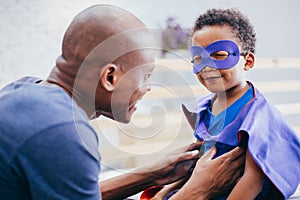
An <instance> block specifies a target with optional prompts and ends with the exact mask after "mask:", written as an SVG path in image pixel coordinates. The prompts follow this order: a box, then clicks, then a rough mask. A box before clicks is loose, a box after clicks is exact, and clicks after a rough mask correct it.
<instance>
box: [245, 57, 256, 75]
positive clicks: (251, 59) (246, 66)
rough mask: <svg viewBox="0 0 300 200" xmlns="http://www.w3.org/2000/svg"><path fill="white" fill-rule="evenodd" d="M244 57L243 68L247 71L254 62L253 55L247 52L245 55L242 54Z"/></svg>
mask: <svg viewBox="0 0 300 200" xmlns="http://www.w3.org/2000/svg"><path fill="white" fill-rule="evenodd" d="M244 59H245V61H246V62H245V64H244V70H245V71H248V70H250V69H251V68H253V66H254V62H255V55H254V54H253V53H248V54H247V55H245V56H244Z"/></svg>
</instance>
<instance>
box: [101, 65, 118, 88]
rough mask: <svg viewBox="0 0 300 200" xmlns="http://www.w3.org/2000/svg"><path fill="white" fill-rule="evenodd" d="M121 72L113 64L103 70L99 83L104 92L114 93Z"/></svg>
mask: <svg viewBox="0 0 300 200" xmlns="http://www.w3.org/2000/svg"><path fill="white" fill-rule="evenodd" d="M119 70H120V69H119V68H118V67H117V66H116V65H115V64H113V63H109V64H107V65H105V66H104V67H103V68H102V69H101V74H100V80H99V83H100V85H101V87H102V88H103V89H104V90H106V91H108V92H112V91H113V90H114V89H115V87H116V85H117V82H118V80H119V78H120V74H121V73H120V72H119Z"/></svg>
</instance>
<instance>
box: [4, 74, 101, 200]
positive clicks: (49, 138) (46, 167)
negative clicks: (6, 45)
mask: <svg viewBox="0 0 300 200" xmlns="http://www.w3.org/2000/svg"><path fill="white" fill-rule="evenodd" d="M38 81H39V80H38V79H36V78H31V77H26V78H23V79H21V80H19V81H16V82H14V83H12V84H9V85H8V86H6V87H5V88H3V89H2V90H0V197H1V199H22V200H30V199H60V200H61V199H76V200H80V199H84V200H87V199H90V200H96V199H97V200H98V199H100V198H101V195H100V191H99V185H98V175H99V172H100V155H99V153H98V139H97V135H96V132H95V131H94V130H93V129H92V127H91V126H90V125H89V123H88V117H87V116H86V114H85V112H84V111H83V110H82V109H81V108H79V107H78V106H77V105H76V103H75V102H74V101H73V100H72V99H71V97H70V96H68V94H67V93H66V92H65V91H64V90H63V89H61V88H59V87H48V86H44V85H41V84H36V83H37V82H38Z"/></svg>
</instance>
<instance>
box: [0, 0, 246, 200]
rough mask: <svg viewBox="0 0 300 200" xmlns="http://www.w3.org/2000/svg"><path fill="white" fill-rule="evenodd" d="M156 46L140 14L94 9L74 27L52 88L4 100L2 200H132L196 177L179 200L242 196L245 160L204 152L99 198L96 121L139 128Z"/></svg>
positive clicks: (171, 160)
mask: <svg viewBox="0 0 300 200" xmlns="http://www.w3.org/2000/svg"><path fill="white" fill-rule="evenodd" d="M152 40H153V38H152V36H151V34H150V33H149V32H148V31H147V30H146V29H145V27H144V25H143V23H142V22H141V21H140V20H138V19H137V18H136V17H135V16H133V15H132V14H131V13H129V12H127V11H125V10H123V9H120V8H117V7H114V6H109V5H97V6H93V7H90V8H88V9H86V10H84V11H82V12H81V13H79V14H78V15H77V16H76V17H75V18H74V20H73V21H72V22H71V24H70V26H69V28H68V29H67V31H66V33H65V35H64V39H63V44H62V54H61V55H60V56H59V57H58V59H57V61H56V66H55V67H54V68H53V70H52V71H51V73H50V75H49V77H48V78H47V79H46V80H41V79H38V78H33V77H25V78H23V79H21V80H18V81H16V82H14V83H12V84H9V85H8V86H6V87H4V88H3V89H2V90H1V91H0V113H1V114H0V196H1V198H2V199H23V200H24V199H25V200H26V199H76V200H78V199H101V198H103V199H122V198H126V197H128V196H130V195H132V194H135V193H138V192H140V191H142V190H144V189H146V188H148V187H150V186H154V185H164V184H168V183H171V182H174V181H177V180H179V179H181V178H184V177H186V176H189V175H191V178H190V179H189V181H188V182H187V183H186V184H185V185H184V186H183V188H182V189H181V190H180V191H179V192H178V193H177V194H176V196H174V198H175V199H196V198H197V199H207V198H208V197H209V196H210V195H212V194H215V193H222V192H224V191H226V190H227V189H229V188H230V187H232V185H233V184H234V183H235V182H236V179H237V178H238V177H239V176H240V174H241V171H242V166H243V162H244V156H241V155H242V154H243V150H241V149H239V148H237V149H235V150H233V151H232V152H230V153H228V154H226V155H224V156H222V157H220V158H218V159H214V160H212V157H213V155H214V153H215V152H214V151H210V153H208V154H206V155H205V156H203V157H202V158H201V159H199V160H198V159H197V157H198V153H199V151H198V150H197V149H199V144H197V143H195V144H191V145H190V146H188V147H186V148H184V149H181V150H179V151H178V152H174V153H173V155H170V156H169V157H168V158H167V159H166V160H164V161H161V162H159V163H158V164H155V165H152V166H149V167H145V168H143V169H138V170H136V171H134V172H132V173H129V174H124V175H121V176H118V177H115V178H112V179H110V180H107V181H103V182H102V183H100V189H99V183H98V175H99V172H100V155H99V152H98V138H97V135H96V132H95V131H94V130H93V129H92V128H91V126H90V125H89V124H88V120H89V119H93V118H96V117H99V116H100V115H104V116H106V117H109V118H112V119H114V120H117V121H120V122H125V123H126V122H129V121H130V118H131V115H132V114H133V112H134V111H135V110H136V106H135V104H136V102H137V101H139V100H140V99H142V97H143V95H144V94H145V93H146V92H147V91H149V90H150V85H149V77H150V76H151V74H152V71H153V68H154V65H153V63H154V59H153V55H152V53H151V47H153V46H152V43H151V42H152ZM192 169H193V172H192V174H191V171H192ZM211 173H214V176H213V177H214V179H211V177H212V176H211ZM216 177H217V178H216Z"/></svg>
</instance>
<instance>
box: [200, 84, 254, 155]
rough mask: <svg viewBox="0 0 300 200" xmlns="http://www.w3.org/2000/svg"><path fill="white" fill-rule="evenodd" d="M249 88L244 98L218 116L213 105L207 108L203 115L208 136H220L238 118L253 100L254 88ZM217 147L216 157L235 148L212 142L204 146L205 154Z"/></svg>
mask: <svg viewBox="0 0 300 200" xmlns="http://www.w3.org/2000/svg"><path fill="white" fill-rule="evenodd" d="M249 86H250V88H249V89H248V90H247V91H246V93H245V94H243V96H241V97H240V98H239V99H238V100H236V101H235V102H234V103H233V104H231V105H230V106H229V107H228V108H226V109H225V110H223V111H222V112H221V113H219V114H218V115H217V116H214V115H213V114H212V112H211V110H212V105H210V106H209V107H208V108H207V110H206V113H205V114H204V115H203V121H204V123H205V125H206V127H207V130H208V134H210V135H212V136H215V135H218V134H219V133H220V132H221V131H222V130H223V128H224V127H226V126H227V125H228V124H230V123H231V122H232V121H233V120H234V119H235V118H236V117H237V116H238V114H239V113H240V112H241V110H242V109H243V107H244V106H245V105H246V104H247V103H248V102H249V101H250V100H251V99H252V98H253V86H252V85H249ZM215 145H216V147H217V154H216V156H219V155H221V154H223V153H225V152H228V151H230V150H232V149H233V148H234V146H231V145H226V144H223V143H216V142H215V141H210V142H206V143H205V144H204V152H206V151H208V150H209V149H210V148H212V147H213V146H215Z"/></svg>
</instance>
